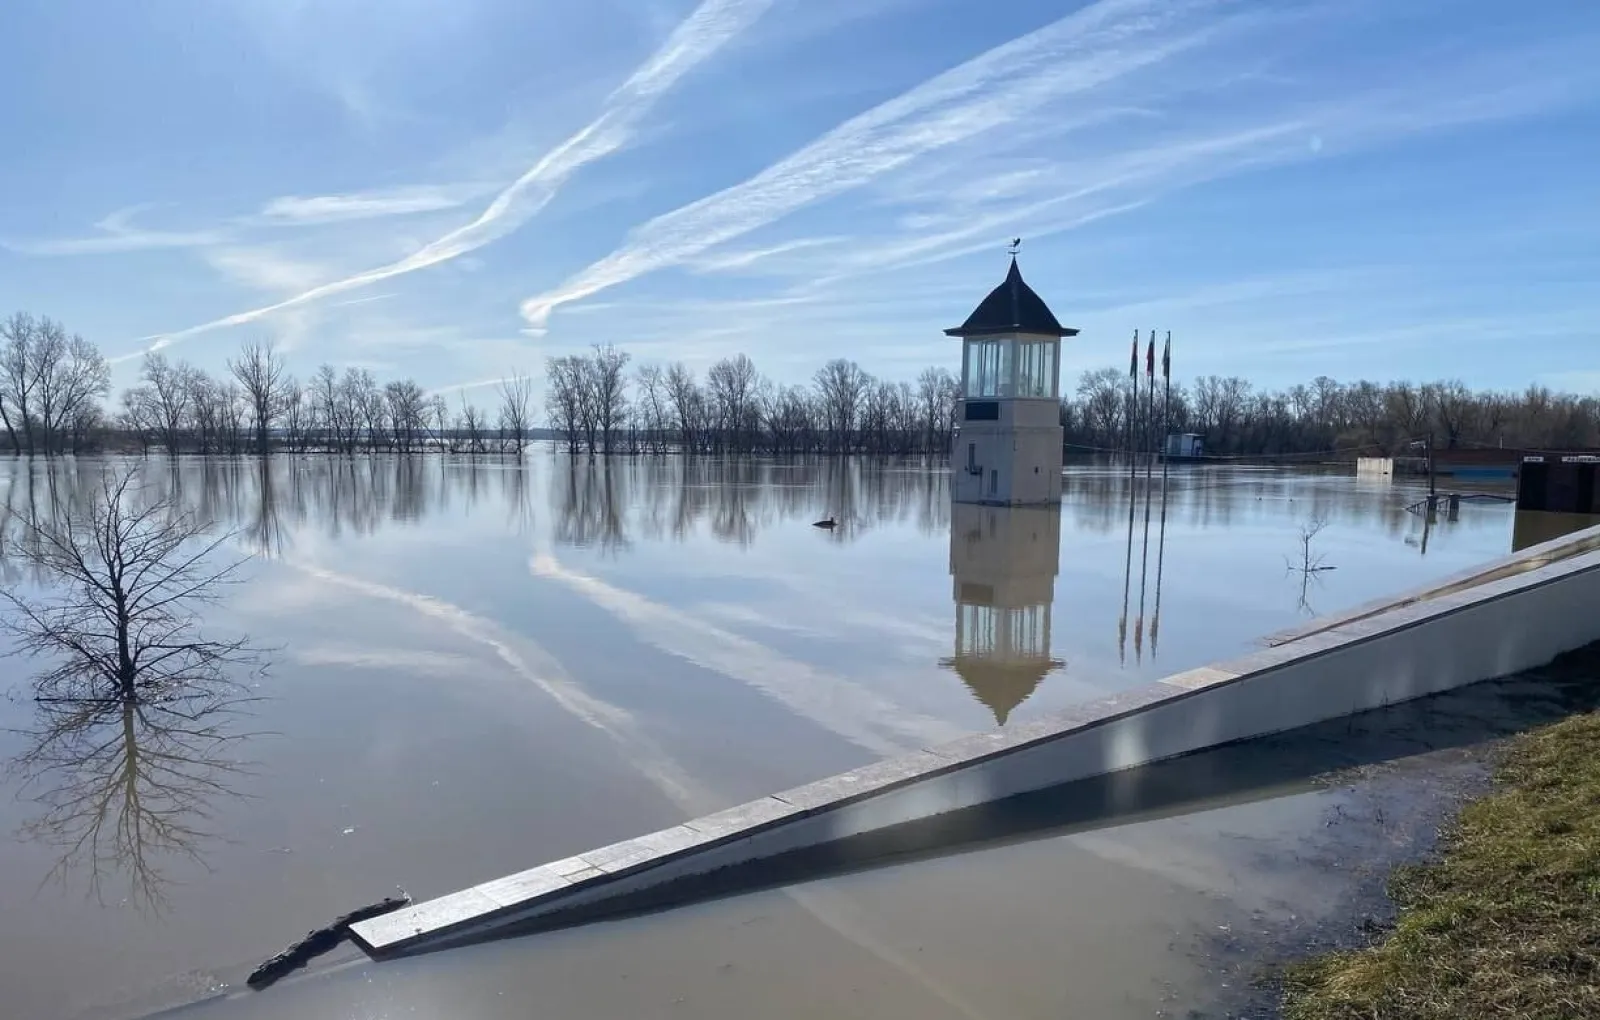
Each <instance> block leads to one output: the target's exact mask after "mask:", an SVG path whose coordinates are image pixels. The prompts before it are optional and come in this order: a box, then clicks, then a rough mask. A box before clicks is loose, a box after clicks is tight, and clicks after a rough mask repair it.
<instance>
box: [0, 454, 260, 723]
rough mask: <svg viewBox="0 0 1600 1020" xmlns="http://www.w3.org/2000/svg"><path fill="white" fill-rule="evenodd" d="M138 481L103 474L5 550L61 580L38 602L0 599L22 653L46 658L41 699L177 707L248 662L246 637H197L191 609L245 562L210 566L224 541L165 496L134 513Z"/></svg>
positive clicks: (32, 521)
mask: <svg viewBox="0 0 1600 1020" xmlns="http://www.w3.org/2000/svg"><path fill="white" fill-rule="evenodd" d="M134 477H135V475H134V473H133V472H131V471H130V472H126V473H123V474H121V475H112V474H110V473H107V474H105V475H104V476H103V477H102V478H101V482H100V485H99V487H98V489H97V490H92V491H91V492H90V493H89V495H88V499H87V500H86V501H84V502H80V503H76V504H69V503H66V502H61V503H58V504H57V505H54V506H52V507H50V508H49V510H48V511H47V513H46V514H44V515H38V516H33V517H30V518H28V519H25V520H24V521H23V522H22V528H21V532H20V534H19V535H18V536H16V537H15V538H13V539H11V540H10V542H9V544H10V547H11V548H10V549H9V552H10V554H11V555H13V556H15V557H17V558H18V559H19V560H21V561H22V562H25V563H29V564H31V565H32V566H34V567H35V568H37V569H39V570H41V571H43V572H44V573H45V574H46V575H47V576H49V577H51V578H53V579H55V581H56V582H57V587H56V588H55V589H53V590H52V591H51V592H49V593H47V594H43V595H32V594H27V593H19V592H18V591H17V590H15V589H6V590H0V600H3V601H4V602H6V603H9V604H10V605H11V607H12V608H13V609H14V610H16V613H15V615H14V616H10V617H8V618H7V619H6V620H5V622H4V624H3V625H4V626H5V627H7V628H8V629H9V630H10V631H11V632H12V633H13V634H14V635H15V637H16V639H17V648H18V650H19V651H21V652H23V653H26V654H32V655H42V656H48V657H49V658H50V659H51V660H52V661H51V664H50V665H48V666H47V667H46V668H45V669H44V670H43V671H42V672H40V673H39V674H37V675H36V676H35V678H34V686H35V689H36V691H37V692H38V695H39V697H40V698H42V699H46V700H50V701H60V702H73V701H78V702H107V701H117V702H129V703H132V702H148V703H152V704H163V703H171V702H181V701H182V700H183V699H185V698H188V697H190V696H192V695H193V694H194V693H195V692H196V691H202V690H215V689H216V688H217V687H218V686H220V685H222V684H224V683H225V682H226V681H227V672H228V670H230V669H232V668H234V667H238V666H241V665H244V664H246V663H248V662H250V661H253V656H252V655H251V654H250V651H249V649H248V647H247V644H246V642H245V641H244V640H243V639H235V640H211V639H207V638H205V637H204V636H202V635H201V634H200V633H199V622H200V621H199V615H198V612H197V607H201V606H206V605H209V604H212V603H215V602H216V601H217V600H218V598H219V597H220V594H221V589H222V588H223V587H224V586H225V585H227V584H228V583H229V582H230V581H231V580H233V578H234V576H235V572H236V570H237V568H238V566H239V564H240V562H242V561H239V560H231V561H228V562H225V563H223V564H222V565H220V566H217V565H215V564H214V563H213V561H214V560H215V559H216V554H217V553H218V551H219V550H220V549H221V547H222V545H223V544H224V543H225V542H226V541H227V540H228V538H229V536H228V535H221V536H217V537H207V535H208V531H209V530H210V529H209V527H208V525H206V524H204V523H202V522H201V521H199V520H198V519H197V518H196V517H195V516H194V515H193V514H191V513H189V512H188V511H186V510H184V509H182V508H181V507H179V506H178V505H177V504H176V503H174V502H173V501H171V500H170V499H157V500H153V501H150V502H148V503H142V505H136V504H141V501H140V500H139V498H138V497H139V495H140V493H139V492H138V489H137V487H136V486H135V485H134Z"/></svg>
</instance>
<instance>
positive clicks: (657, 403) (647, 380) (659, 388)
mask: <svg viewBox="0 0 1600 1020" xmlns="http://www.w3.org/2000/svg"><path fill="white" fill-rule="evenodd" d="M636 375H637V377H638V383H639V396H638V404H639V427H640V429H641V431H643V433H644V442H645V447H646V449H648V450H649V451H650V452H651V453H663V452H665V450H666V436H667V383H666V378H665V375H664V374H663V373H662V371H661V366H660V365H640V366H639V370H638V372H637V373H636Z"/></svg>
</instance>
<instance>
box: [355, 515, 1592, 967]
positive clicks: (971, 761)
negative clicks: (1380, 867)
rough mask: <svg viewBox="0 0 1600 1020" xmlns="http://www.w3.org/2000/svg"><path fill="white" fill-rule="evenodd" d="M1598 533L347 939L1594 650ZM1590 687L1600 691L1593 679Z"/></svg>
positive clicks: (621, 884) (617, 880) (454, 933)
mask: <svg viewBox="0 0 1600 1020" xmlns="http://www.w3.org/2000/svg"><path fill="white" fill-rule="evenodd" d="M1596 605H1600V527H1596V528H1591V529H1589V530H1587V531H1583V532H1579V533H1577V534H1575V535H1570V536H1567V537H1565V538H1562V539H1557V540H1555V541H1552V542H1546V543H1543V544H1541V545H1537V546H1534V547H1532V548H1530V549H1527V550H1524V551H1523V552H1521V553H1518V554H1516V555H1514V556H1511V557H1509V558H1507V559H1504V560H1501V561H1499V562H1498V563H1495V564H1492V565H1490V566H1488V567H1486V568H1485V569H1483V570H1481V571H1478V572H1476V573H1475V574H1471V575H1463V576H1461V577H1459V578H1457V579H1454V580H1452V581H1449V582H1447V583H1445V584H1443V585H1436V586H1433V587H1431V588H1428V589H1424V590H1421V591H1417V592H1413V593H1411V594H1409V595H1406V596H1403V597H1401V598H1399V599H1396V600H1392V601H1390V602H1388V603H1386V604H1382V605H1369V606H1363V607H1360V608H1359V609H1357V610H1354V611H1352V612H1350V613H1348V614H1344V615H1342V616H1339V617H1334V618H1331V619H1327V620H1318V621H1313V622H1312V623H1310V624H1308V625H1307V626H1306V627H1305V628H1304V629H1301V630H1298V631H1295V632H1291V633H1287V634H1283V635H1279V636H1278V637H1276V638H1275V639H1274V641H1275V642H1276V643H1274V644H1271V645H1270V646H1269V647H1266V648H1264V649H1262V650H1261V651H1258V652H1255V653H1253V654H1250V655H1246V656H1244V657H1242V658H1239V659H1234V660H1231V661H1228V662H1223V663H1218V664H1216V665H1213V666H1205V667H1201V668H1199V669H1192V670H1188V671H1187V672H1184V673H1179V674H1176V675H1174V676H1169V677H1167V678H1165V679H1163V680H1160V681H1157V682H1155V683H1151V684H1146V685H1144V686H1142V687H1135V688H1132V689H1130V690H1126V691H1123V692H1121V693H1119V694H1115V695H1112V696H1110V697H1107V698H1103V699H1101V700H1099V701H1094V702H1090V703H1087V704H1083V705H1079V706H1076V707H1074V708H1071V709H1068V710H1067V711H1065V712H1062V713H1060V714H1057V715H1053V716H1050V717H1048V718H1045V719H1040V720H1038V721H1036V722H1030V723H1027V724H1025V725H1020V726H1013V727H1008V728H1006V729H1003V730H995V731H992V732H988V733H979V734H975V735H973V736H970V737H966V738H963V739H961V740H957V741H955V742H953V743H949V744H943V745H939V746H937V747H930V748H927V749H925V750H921V751H917V752H915V753H913V754H909V755H906V756H904V757H901V758H893V759H889V760H887V761H882V762H878V763H876V764H873V765H868V766H866V767H864V768H860V769H856V770H854V771H851V772H846V773H843V774H841V775H837V776H833V777H831V778H829V779H824V780H821V781H819V782H815V783H811V784H809V785H807V786H801V787H798V788H796V789H793V790H786V791H784V792H782V793H777V794H773V795H771V796H768V797H763V798H761V799H760V800H756V801H751V802H750V803H747V804H741V805H739V806H737V807H732V808H729V809H727V810H725V811H720V812H717V813H716V814H712V815H707V816H705V817H703V818H696V819H692V820H690V821H687V822H684V823H683V824H681V825H676V826H673V827H672V828H670V829H664V830H662V831H660V832H655V833H651V834H649V835H646V836H640V837H638V838H636V839H631V840H625V841H624V842H621V843H616V844H613V845H611V846H608V847H601V848H599V849H597V850H592V851H588V852H586V853H582V854H579V855H577V856H575V857H570V858H567V859H565V860H560V861H555V862H553V863H550V864H545V865H541V866H539V867H536V868H531V869H529V870H528V871H524V872H520V873H518V874H515V875H511V876H508V877H506V878H501V879H496V880H494V881H491V882H486V883H484V884H482V885H478V886H474V887H472V888H469V889H466V890H463V891H461V892H457V893H452V894H450V895H448V896H443V897H440V898H438V899H435V900H430V901H428V902H425V903H419V904H417V905H416V906H413V907H408V908H406V909H404V910H400V911H396V912H395V913H392V914H386V915H384V916H382V917H378V918H374V919H372V920H369V921H362V922H359V923H357V924H355V925H352V926H351V931H352V933H353V934H354V935H355V938H356V940H357V942H358V943H359V944H360V945H361V946H363V947H364V948H365V949H366V950H367V951H368V952H369V953H372V954H373V955H375V956H391V955H401V954H405V953H412V952H421V951H425V950H429V949H434V948H442V947H444V946H449V945H454V944H459V943H461V942H465V941H470V940H472V939H476V938H482V937H484V936H486V935H488V934H490V933H494V932H499V931H504V930H506V929H507V928H508V927H511V926H528V925H540V924H551V923H558V922H559V921H560V920H561V919H562V917H563V916H564V915H570V914H571V912H572V911H574V910H576V909H579V908H590V909H592V908H595V907H596V906H597V905H603V904H608V903H616V902H622V903H626V902H627V899H626V898H627V897H629V896H634V895H638V894H641V893H643V892H646V891H650V890H660V889H662V888H663V887H667V886H670V884H671V883H674V882H678V881H681V880H684V879H688V878H693V877H696V876H703V875H707V874H710V873H712V872H714V871H717V870H720V869H722V868H727V867H732V866H735V865H742V864H748V863H751V862H753V861H759V860H764V859H768V858H771V857H775V856H778V855H780V854H784V853H787V852H791V851H795V850H801V849H807V848H813V847H819V846H824V845H827V844H829V843H833V842H837V841H839V840H842V839H847V838H849V837H852V836H857V835H861V834H863V833H868V832H873V831H877V830H881V829H885V828H889V827H891V826H895V825H900V824H904V823H907V822H915V821H921V820H923V819H927V818H933V817H937V816H939V815H942V814H948V813H949V812H952V811H958V810H961V809H963V808H968V807H973V806H975V805H979V804H984V803H987V802H990V801H996V800H1001V799H1003V798H1006V797H1011V796H1015V795H1017V794H1022V793H1028V792H1032V791H1035V790H1041V789H1045V788H1048V787H1052V786H1058V785H1060V784H1063V783H1069V782H1073V781H1075V780H1080V779H1088V778H1092V777H1094V776H1099V775H1103V774H1106V773H1110V772H1116V771H1118V770H1121V769H1128V768H1133V767H1136V766H1139V765H1145V764H1148V763H1151V762H1156V761H1161V760H1163V759H1166V758H1173V757H1177V756H1179V755H1184V754H1188V753H1191V752H1194V751H1199V750H1203V749H1205V748H1209V747H1215V746H1217V745H1219V744H1225V743H1229V742H1232V741H1236V740H1244V739H1248V738H1250V737H1257V736H1263V735H1265V734H1269V733H1277V732H1281V731H1283V730H1289V729H1295V728H1297V727H1300V726H1306V725H1309V724H1311V723H1316V722H1322V721H1324V720H1327V719H1334V718H1339V717H1341V716H1346V715H1352V714H1354V713H1357V712H1362V711H1366V710H1368V709H1374V708H1381V707H1384V706H1387V705H1392V704H1396V703H1399V702H1402V701H1407V700H1410V699H1412V698H1419V697H1422V696H1424V695H1428V694H1435V693H1438V692H1440V691H1445V690H1450V689H1452V688H1455V687H1462V686H1465V685H1467V684H1471V683H1476V682H1478V681H1480V680H1489V679H1493V678H1495V677H1502V676H1507V675H1510V674H1513V673H1518V672H1521V671H1523V670H1527V669H1532V668H1534V667H1536V666H1540V665H1543V664H1545V663H1547V662H1549V661H1550V660H1551V659H1552V658H1554V657H1555V656H1557V655H1559V654H1560V653H1562V652H1565V651H1570V650H1572V649H1576V648H1580V647H1582V646H1584V645H1586V644H1589V643H1591V642H1593V641H1596V640H1600V614H1596V613H1595V611H1594V607H1595V606H1596ZM1597 682H1600V678H1597Z"/></svg>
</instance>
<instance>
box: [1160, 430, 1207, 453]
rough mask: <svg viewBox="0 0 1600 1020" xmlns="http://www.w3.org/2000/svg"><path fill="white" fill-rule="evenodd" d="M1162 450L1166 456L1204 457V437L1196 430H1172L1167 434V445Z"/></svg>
mask: <svg viewBox="0 0 1600 1020" xmlns="http://www.w3.org/2000/svg"><path fill="white" fill-rule="evenodd" d="M1162 452H1163V453H1165V454H1166V455H1167V456H1168V457H1186V458H1193V457H1204V456H1205V454H1206V437H1205V436H1202V435H1200V434H1199V433H1198V432H1174V433H1172V434H1171V435H1169V436H1167V447H1166V449H1165V450H1163V451H1162Z"/></svg>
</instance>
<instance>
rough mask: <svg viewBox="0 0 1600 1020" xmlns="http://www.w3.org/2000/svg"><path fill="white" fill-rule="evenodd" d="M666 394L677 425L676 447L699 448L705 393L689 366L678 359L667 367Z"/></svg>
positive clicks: (686, 449) (685, 451) (685, 448)
mask: <svg viewBox="0 0 1600 1020" xmlns="http://www.w3.org/2000/svg"><path fill="white" fill-rule="evenodd" d="M667 395H668V397H670V398H671V400H672V413H673V417H674V418H676V419H677V425H678V447H679V449H681V450H682V451H683V452H684V453H694V452H695V451H696V450H698V449H699V448H700V446H699V444H700V435H699V433H700V422H701V419H702V418H703V417H704V415H705V408H706V400H705V394H704V393H703V392H702V391H701V389H700V384H699V383H698V382H696V381H695V378H694V373H693V372H691V371H690V370H689V366H688V365H685V364H684V363H683V362H681V361H679V362H676V363H674V364H673V365H671V366H670V367H669V368H668V369H667Z"/></svg>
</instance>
